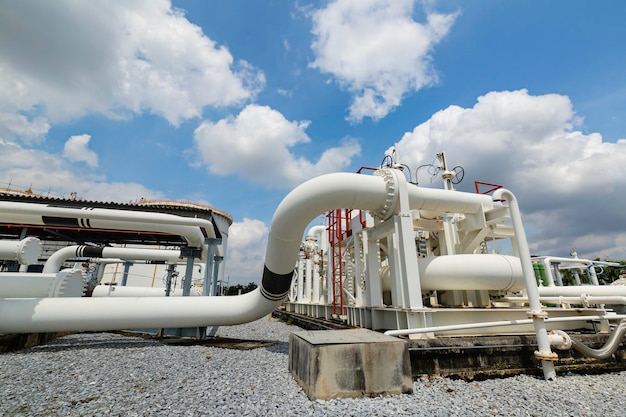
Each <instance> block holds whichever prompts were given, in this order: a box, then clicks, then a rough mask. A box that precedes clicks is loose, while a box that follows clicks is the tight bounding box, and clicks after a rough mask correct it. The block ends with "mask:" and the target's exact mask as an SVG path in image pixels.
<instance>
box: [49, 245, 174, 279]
mask: <svg viewBox="0 0 626 417" xmlns="http://www.w3.org/2000/svg"><path fill="white" fill-rule="evenodd" d="M72 258H117V259H121V260H124V261H135V260H150V261H165V262H167V261H171V262H177V261H178V260H180V259H181V258H182V255H181V253H180V251H179V250H171V249H145V248H117V247H110V246H105V247H98V246H84V245H73V246H67V247H65V248H62V249H59V250H58V251H56V252H54V253H53V254H52V255H51V256H50V257H49V258H48V260H47V261H46V263H45V264H44V267H43V271H42V272H44V273H52V272H58V271H59V270H60V269H61V266H62V265H63V262H65V261H67V260H68V259H72Z"/></svg>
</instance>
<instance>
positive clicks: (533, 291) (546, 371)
mask: <svg viewBox="0 0 626 417" xmlns="http://www.w3.org/2000/svg"><path fill="white" fill-rule="evenodd" d="M504 199H506V201H508V203H509V214H510V215H511V222H512V223H513V231H514V233H515V241H516V243H517V247H518V249H519V256H520V262H521V264H522V272H523V273H524V281H525V283H526V291H527V293H528V294H527V295H528V305H529V307H530V311H529V312H528V316H529V317H530V318H531V319H532V321H533V326H534V327H535V333H536V334H537V348H538V351H537V352H535V357H536V358H537V359H539V360H540V361H541V367H542V368H543V376H544V378H545V379H546V380H548V381H553V380H555V379H556V370H555V369H554V361H555V360H557V359H558V356H557V355H556V354H555V353H553V352H552V350H551V347H550V338H549V337H548V332H547V330H546V324H545V322H544V320H545V319H546V318H547V317H548V315H547V313H546V312H545V311H544V310H543V306H542V305H541V301H540V300H539V290H538V289H537V281H535V274H534V272H533V264H532V261H531V259H530V249H529V248H528V241H527V240H526V232H525V231H524V225H523V223H522V215H521V212H520V209H519V204H518V202H517V198H516V197H515V195H514V194H513V193H512V192H511V191H509V190H506V189H504V188H500V189H498V190H496V191H495V192H494V193H493V200H494V201H502V200H504Z"/></svg>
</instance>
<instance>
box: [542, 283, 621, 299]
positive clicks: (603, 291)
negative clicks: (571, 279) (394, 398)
mask: <svg viewBox="0 0 626 417" xmlns="http://www.w3.org/2000/svg"><path fill="white" fill-rule="evenodd" d="M539 295H540V296H542V297H559V296H563V297H580V296H582V295H592V296H607V297H615V296H619V297H626V286H624V285H579V286H567V287H539Z"/></svg>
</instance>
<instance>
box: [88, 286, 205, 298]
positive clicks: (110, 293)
mask: <svg viewBox="0 0 626 417" xmlns="http://www.w3.org/2000/svg"><path fill="white" fill-rule="evenodd" d="M189 295H191V296H197V295H199V294H196V293H194V292H191V293H190V294H189ZM91 296H92V297H165V288H153V287H129V286H123V287H122V286H119V285H97V286H96V287H95V288H94V289H93V293H92V294H91ZM182 296H183V289H182V288H176V289H174V290H170V295H169V297H182Z"/></svg>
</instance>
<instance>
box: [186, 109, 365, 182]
mask: <svg viewBox="0 0 626 417" xmlns="http://www.w3.org/2000/svg"><path fill="white" fill-rule="evenodd" d="M308 126H309V122H308V121H301V122H296V121H288V120H287V119H285V117H284V116H283V115H282V114H281V113H280V112H278V111H276V110H274V109H271V108H270V107H267V106H259V105H255V104H250V105H248V106H246V107H245V108H244V109H243V110H242V111H241V112H240V113H239V114H238V115H237V116H236V117H229V118H226V119H222V120H219V121H218V122H215V123H213V122H209V121H204V122H203V123H202V124H201V125H200V126H199V127H198V128H197V129H196V131H195V134H194V136H195V141H196V144H197V146H198V149H199V150H200V157H201V159H202V161H203V163H205V164H206V165H207V166H208V169H209V171H210V172H211V173H213V174H217V175H229V174H237V175H239V176H240V177H241V178H243V179H246V180H248V181H250V182H253V183H257V184H260V185H264V186H266V187H293V186H295V185H298V184H300V183H302V182H303V181H305V180H307V179H309V178H312V177H315V176H318V175H321V174H325V173H329V172H336V171H341V170H342V169H343V168H345V167H346V166H347V165H348V164H349V163H350V161H351V159H352V158H353V157H354V156H355V155H358V154H359V152H360V150H361V148H360V145H359V144H358V143H357V142H356V141H355V140H352V139H346V140H344V141H343V142H342V143H341V144H340V145H339V146H338V147H333V148H329V149H327V150H325V151H324V152H323V154H322V156H321V157H320V158H319V159H318V160H317V162H311V161H309V160H307V159H306V158H303V157H297V156H296V155H294V154H293V153H292V152H291V150H290V148H292V147H294V146H295V145H297V144H300V143H307V142H310V140H311V139H310V138H309V137H308V135H307V134H306V132H305V130H306V128H307V127H308Z"/></svg>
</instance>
